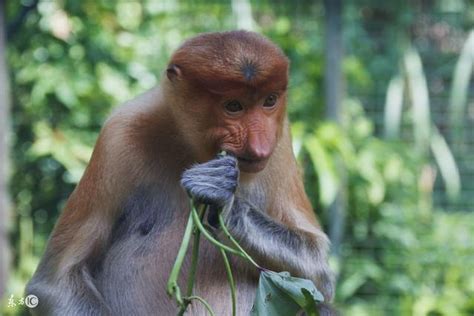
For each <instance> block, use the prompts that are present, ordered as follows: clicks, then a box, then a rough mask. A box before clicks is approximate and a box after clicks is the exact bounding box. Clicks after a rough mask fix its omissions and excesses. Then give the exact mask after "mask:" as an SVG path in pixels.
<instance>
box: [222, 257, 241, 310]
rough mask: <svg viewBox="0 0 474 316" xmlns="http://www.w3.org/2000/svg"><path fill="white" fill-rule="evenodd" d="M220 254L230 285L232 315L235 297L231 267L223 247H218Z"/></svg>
mask: <svg viewBox="0 0 474 316" xmlns="http://www.w3.org/2000/svg"><path fill="white" fill-rule="evenodd" d="M219 250H220V252H221V254H222V259H224V265H225V270H226V272H227V280H228V281H229V287H230V296H231V299H232V316H235V315H236V314H237V299H236V296H235V281H234V277H233V275H232V269H231V267H230V262H229V258H227V254H226V253H225V251H224V249H222V248H221V249H219Z"/></svg>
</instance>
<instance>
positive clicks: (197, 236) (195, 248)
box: [178, 203, 207, 316]
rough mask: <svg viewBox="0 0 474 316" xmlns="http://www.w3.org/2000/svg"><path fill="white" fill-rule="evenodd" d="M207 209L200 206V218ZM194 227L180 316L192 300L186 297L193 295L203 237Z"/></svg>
mask: <svg viewBox="0 0 474 316" xmlns="http://www.w3.org/2000/svg"><path fill="white" fill-rule="evenodd" d="M193 205H194V203H192V204H191V208H192V207H193ZM206 210H207V207H206V206H205V205H201V206H200V207H199V220H202V218H203V216H204V214H205V213H206ZM191 212H192V211H191ZM193 224H194V222H193ZM193 228H194V229H193V234H194V240H193V254H192V260H191V268H190V270H189V275H188V285H187V290H186V297H185V298H184V299H183V305H182V306H181V308H180V310H179V312H178V316H182V315H183V314H184V312H185V311H186V309H187V307H188V305H189V303H190V302H191V301H190V300H187V299H186V298H189V297H191V296H192V295H193V288H194V281H195V280H196V270H197V264H198V257H199V240H200V237H201V231H200V230H199V229H197V227H196V225H193Z"/></svg>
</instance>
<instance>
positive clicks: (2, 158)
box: [0, 0, 10, 299]
mask: <svg viewBox="0 0 474 316" xmlns="http://www.w3.org/2000/svg"><path fill="white" fill-rule="evenodd" d="M5 2H6V1H5V0H0V299H1V298H2V297H3V296H4V295H5V291H6V283H7V276H8V269H9V263H10V251H9V247H8V232H7V220H8V218H9V216H8V213H9V210H8V206H9V203H8V193H7V173H8V141H7V139H8V132H9V129H8V126H9V107H10V94H9V93H10V91H9V83H10V82H9V79H8V70H7V62H6V23H5Z"/></svg>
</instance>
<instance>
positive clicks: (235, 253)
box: [191, 207, 247, 259]
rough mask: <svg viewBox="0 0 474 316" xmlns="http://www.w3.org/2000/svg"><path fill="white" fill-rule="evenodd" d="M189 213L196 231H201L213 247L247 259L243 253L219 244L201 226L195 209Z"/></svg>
mask: <svg viewBox="0 0 474 316" xmlns="http://www.w3.org/2000/svg"><path fill="white" fill-rule="evenodd" d="M191 213H192V214H193V218H194V223H195V224H196V226H197V227H198V229H199V230H200V231H201V233H202V234H203V235H204V237H206V239H207V240H209V241H210V242H211V243H212V244H214V246H216V247H218V248H221V249H224V250H225V251H228V252H230V253H233V254H234V255H237V256H240V257H242V258H246V259H247V257H246V256H245V255H244V253H242V252H240V251H238V250H235V249H233V248H230V247H229V246H227V245H224V244H223V243H221V242H220V241H218V240H216V239H215V238H214V237H213V236H212V235H211V234H210V233H209V232H208V231H207V229H206V228H205V227H204V226H203V225H202V223H201V221H200V220H199V215H198V213H197V211H196V209H195V208H194V207H193V208H192V210H191Z"/></svg>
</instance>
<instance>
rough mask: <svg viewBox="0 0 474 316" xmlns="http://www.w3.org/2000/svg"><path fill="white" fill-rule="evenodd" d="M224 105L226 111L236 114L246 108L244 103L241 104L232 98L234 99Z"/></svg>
mask: <svg viewBox="0 0 474 316" xmlns="http://www.w3.org/2000/svg"><path fill="white" fill-rule="evenodd" d="M224 107H225V109H226V111H227V112H229V113H230V114H236V113H238V112H241V111H242V110H243V109H244V107H243V106H242V104H240V102H239V101H237V100H232V101H229V102H227V103H226V104H225V106H224Z"/></svg>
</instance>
